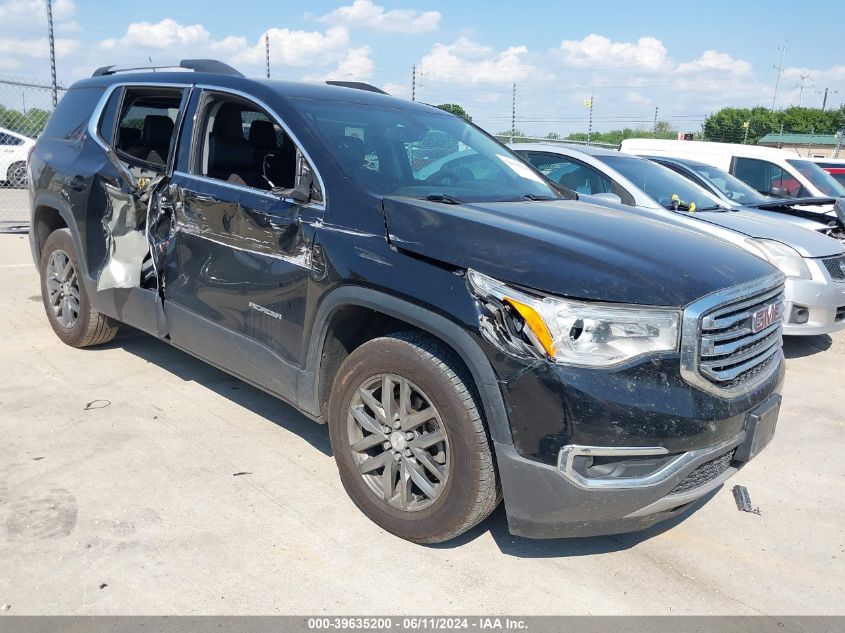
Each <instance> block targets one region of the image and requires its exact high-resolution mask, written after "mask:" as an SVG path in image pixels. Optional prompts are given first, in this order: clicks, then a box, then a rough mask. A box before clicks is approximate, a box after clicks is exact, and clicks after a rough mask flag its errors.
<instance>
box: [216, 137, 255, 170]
mask: <svg viewBox="0 0 845 633" xmlns="http://www.w3.org/2000/svg"><path fill="white" fill-rule="evenodd" d="M209 150H210V152H209V154H210V155H209V161H208V171H209V172H215V171H217V172H221V171H222V172H235V171H254V167H253V161H252V147H250V145H249V143H247V142H246V140H245V139H237V138H228V137H225V136H212V137H211V139H210V143H209Z"/></svg>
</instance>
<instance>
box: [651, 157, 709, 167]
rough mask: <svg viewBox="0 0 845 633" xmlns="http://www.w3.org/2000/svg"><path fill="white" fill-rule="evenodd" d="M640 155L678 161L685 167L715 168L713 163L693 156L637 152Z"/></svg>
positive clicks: (673, 161)
mask: <svg viewBox="0 0 845 633" xmlns="http://www.w3.org/2000/svg"><path fill="white" fill-rule="evenodd" d="M637 155H638V156H642V157H643V158H648V159H649V160H657V161H665V162H668V163H676V164H678V165H682V166H685V167H699V168H707V169H713V165H708V164H707V163H702V162H701V161H700V160H693V159H692V158H676V157H675V156H661V155H656V156H655V155H652V154H637Z"/></svg>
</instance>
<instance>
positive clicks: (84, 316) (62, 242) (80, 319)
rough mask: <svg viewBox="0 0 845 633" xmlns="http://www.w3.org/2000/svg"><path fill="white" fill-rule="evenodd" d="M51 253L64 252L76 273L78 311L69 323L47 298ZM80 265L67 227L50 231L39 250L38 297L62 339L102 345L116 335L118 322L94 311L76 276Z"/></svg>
mask: <svg viewBox="0 0 845 633" xmlns="http://www.w3.org/2000/svg"><path fill="white" fill-rule="evenodd" d="M54 253H59V254H61V253H64V254H65V255H66V256H67V258H68V260H69V261H70V265H71V266H72V267H73V271H74V272H75V274H76V279H77V285H76V288H77V289H78V294H79V301H78V306H79V309H78V311H77V315H76V318H75V320H74V321H73V323H72V324H70V325H65V324H64V323H62V321H61V319H60V317H59V316H58V315H57V313H56V310H55V309H54V308H53V306H52V304H51V302H50V292H49V290H48V275H49V272H48V267H49V265H50V261H51V258H52V256H53V254H54ZM81 270H82V268H81V267H80V266H79V259H78V256H77V254H76V248H74V245H73V238H72V237H71V235H70V231H69V230H68V229H58V230H56V231H53V232H52V233H51V234H50V236H49V237H48V238H47V242H46V243H45V244H44V249H43V250H42V252H41V262H40V265H39V272H40V273H41V299H42V301H43V302H44V310H45V312H46V313H47V319H48V320H49V321H50V326H51V327H52V328H53V331H54V332H55V333H56V336H58V337H59V338H60V339H61V340H62V342H64V343H66V344H68V345H70V346H71V347H88V346H90V345H101V344H102V343H108V342H109V341H111V340H112V339H113V338H114V337H115V335H117V326H118V323H117V321H115V320H114V319H111V318H109V317H107V316H105V315H103V314H100V313H99V312H97V311H96V310H95V309H94V308H93V307H91V302H90V301H89V299H88V294H87V293H86V291H85V284H83V283H82V281H81V279H80V278H79V275H80V271H81Z"/></svg>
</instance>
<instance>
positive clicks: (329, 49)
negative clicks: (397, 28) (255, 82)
mask: <svg viewBox="0 0 845 633" xmlns="http://www.w3.org/2000/svg"><path fill="white" fill-rule="evenodd" d="M267 33H268V34H269V36H270V63H271V64H273V65H276V64H282V65H286V66H297V67H303V68H304V67H314V66H324V65H327V64H331V63H333V62H337V61H339V60H340V59H343V57H344V55H345V54H346V52H347V49H348V48H349V31H348V30H347V28H346V27H344V26H333V27H331V28H329V29H327V30H326V31H325V32H320V31H292V30H290V29H276V28H274V29H270V30H269V31H267ZM234 61H235V62H244V63H247V64H263V63H264V36H263V35H262V36H261V37H260V38H259V39H258V41H257V42H256V43H255V45H254V46H252V47H250V48H247V49H246V50H243V51H241V52H240V53H238V54H237V55H236V56H235V57H234Z"/></svg>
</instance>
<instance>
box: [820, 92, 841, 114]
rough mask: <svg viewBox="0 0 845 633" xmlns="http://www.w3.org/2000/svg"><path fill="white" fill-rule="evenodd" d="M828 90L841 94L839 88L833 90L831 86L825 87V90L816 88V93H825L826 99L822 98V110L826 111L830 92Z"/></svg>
mask: <svg viewBox="0 0 845 633" xmlns="http://www.w3.org/2000/svg"><path fill="white" fill-rule="evenodd" d="M828 92H830V94H834V95H835V94H839V91H838V90H831V89H830V88H825V89H824V90H816V94H822V93H824V99H823V100H822V112H824V109H825V108H826V107H827V94H828Z"/></svg>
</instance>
